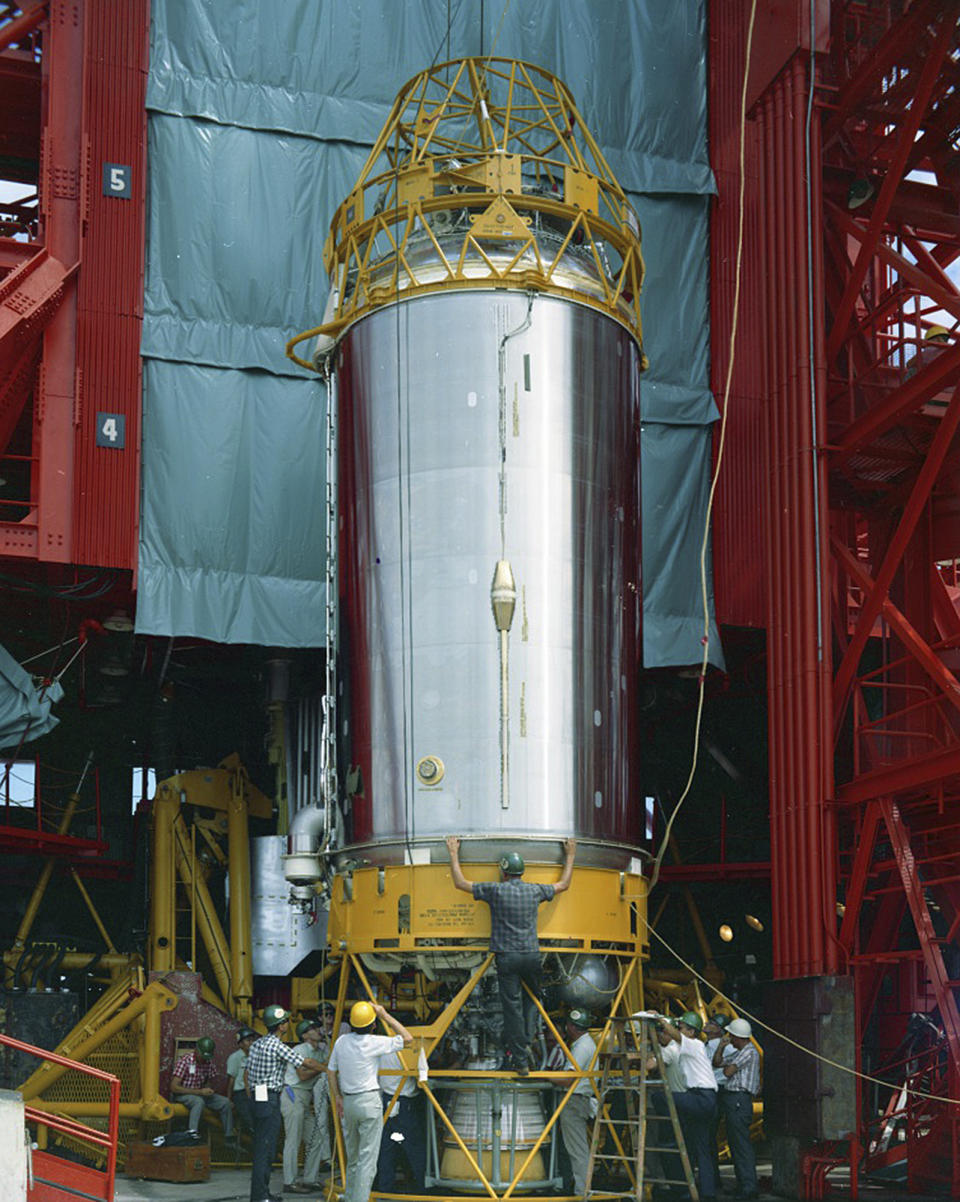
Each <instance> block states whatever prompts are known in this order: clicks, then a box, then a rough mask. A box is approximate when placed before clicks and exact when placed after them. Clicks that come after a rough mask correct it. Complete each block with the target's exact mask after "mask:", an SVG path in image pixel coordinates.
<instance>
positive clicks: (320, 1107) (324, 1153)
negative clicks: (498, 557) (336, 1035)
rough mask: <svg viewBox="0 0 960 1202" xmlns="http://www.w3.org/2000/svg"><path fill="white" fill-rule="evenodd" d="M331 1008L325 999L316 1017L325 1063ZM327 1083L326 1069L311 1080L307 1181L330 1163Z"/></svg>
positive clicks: (318, 1054)
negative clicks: (311, 1096)
mask: <svg viewBox="0 0 960 1202" xmlns="http://www.w3.org/2000/svg"><path fill="white" fill-rule="evenodd" d="M333 1017H334V1014H333V1007H332V1006H331V1005H330V1003H329V1002H324V1003H323V1005H322V1006H321V1007H320V1012H319V1013H318V1015H317V1020H318V1022H319V1023H320V1041H319V1043H318V1044H317V1050H316V1059H317V1060H322V1061H323V1063H324V1064H326V1063H327V1061H328V1060H329V1059H330V1049H331V1047H332V1046H333ZM330 1134H331V1133H330V1086H329V1084H328V1082H327V1074H326V1073H325V1072H323V1073H320V1074H318V1076H316V1077H315V1078H314V1080H313V1130H312V1132H311V1134H310V1138H309V1142H308V1143H307V1163H308V1164H309V1165H310V1166H311V1168H312V1167H313V1166H314V1165H316V1170H315V1171H314V1173H313V1176H307V1172H306V1169H304V1177H305V1179H306V1180H308V1181H314V1180H319V1174H320V1169H321V1167H322V1166H323V1165H327V1166H329V1165H330V1160H331V1156H332V1154H333V1145H332V1142H331V1138H330Z"/></svg>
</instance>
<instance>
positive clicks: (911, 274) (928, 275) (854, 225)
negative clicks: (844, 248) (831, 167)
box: [825, 202, 960, 320]
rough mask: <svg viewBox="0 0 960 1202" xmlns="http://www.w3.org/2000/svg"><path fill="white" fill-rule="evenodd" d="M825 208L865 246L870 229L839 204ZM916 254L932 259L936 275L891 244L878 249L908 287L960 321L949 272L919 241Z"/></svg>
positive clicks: (958, 302)
mask: <svg viewBox="0 0 960 1202" xmlns="http://www.w3.org/2000/svg"><path fill="white" fill-rule="evenodd" d="M825 207H826V208H827V209H829V211H830V217H831V219H832V220H833V221H834V222H835V223H836V225H837V226H838V227H839V228H840V229H841V230H842V231H843V232H844V233H845V234H848V235H849V236H850V237H853V238H856V239H857V241H858V242H860V244H861V245H863V244H864V243H865V242H866V240H867V233H868V230H867V227H866V226H863V225H861V224H860V222H859V221H857V220H856V219H855V218H854V217H853V216H851V214H850V213H847V212H845V211H844V210H843V209H841V208H840V207H839V205H832V204H830V203H829V202H827V203H826V205H825ZM913 244H914V248H915V253H917V254H922V255H923V256H924V257H925V260H929V261H930V263H931V266H932V268H933V270H932V272H931V271H929V270H926V269H925V268H922V267H920V266H918V265H916V264H914V263H911V262H910V260H909V259H905V258H904V257H903V255H900V254H897V252H896V251H895V250H894V249H893V247H892V246H890V245H889V244H888V243H886V242H883V241H882V240H881V241H878V242H877V243H876V245H875V247H874V250H875V252H876V255H877V257H878V258H879V259H880V260H881V261H882V262H884V263H886V264H887V265H888V266H890V267H892V268H893V269H894V270H895V271H896V273H897V275H898V276H899V277H900V278H901V279H902V280H905V281H906V282H907V283H908V284H912V285H913V287H914V288H915V289H916V290H917V291H918V292H921V293H922V294H923V295H924V296H927V297H929V298H930V300H933V301H936V302H937V304H938V305H940V306H941V307H942V308H944V309H946V310H947V311H948V312H950V313H952V314H953V315H954V317H956V318H957V319H958V320H960V293H958V292H957V287H956V285H955V284H954V282H953V281H952V280H951V279H950V277H949V276H948V275H947V273H946V272H945V271H944V270H943V268H942V267H940V265H939V263H937V262H936V260H934V259H932V258H931V256H930V254H929V252H927V251H926V249H925V248H924V247H922V245H921V244H920V242H919V240H918V239H914V240H913Z"/></svg>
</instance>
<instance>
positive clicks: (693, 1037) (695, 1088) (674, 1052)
mask: <svg viewBox="0 0 960 1202" xmlns="http://www.w3.org/2000/svg"><path fill="white" fill-rule="evenodd" d="M659 1022H660V1027H661V1029H662V1031H663V1032H664V1033H665V1034H666V1035H667V1036H668V1037H669V1042H668V1043H667V1045H666V1047H664V1049H663V1060H664V1064H666V1063H668V1061H673V1060H676V1063H677V1066H678V1068H679V1071H680V1074H681V1075H682V1078H683V1082H684V1085H685V1086H686V1089H684V1090H683V1092H682V1093H680V1092H675V1093H674V1094H673V1102H674V1105H675V1106H676V1108H677V1114H678V1116H679V1118H680V1126H681V1128H682V1129H683V1139H684V1143H685V1144H686V1146H687V1155H688V1157H689V1158H690V1167H691V1168H696V1172H697V1180H698V1184H699V1191H700V1198H701V1202H708V1200H709V1199H713V1198H715V1197H716V1194H717V1187H718V1186H719V1181H718V1180H717V1173H716V1167H715V1165H714V1155H713V1151H712V1149H711V1147H710V1140H711V1137H712V1132H713V1121H714V1115H715V1114H716V1109H717V1081H716V1078H715V1077H714V1075H713V1065H712V1064H711V1063H710V1058H709V1057H708V1056H707V1052H706V1048H705V1047H704V1045H703V1041H702V1039H701V1037H700V1035H701V1031H702V1030H703V1019H702V1018H701V1017H700V1015H699V1014H696V1013H695V1012H694V1011H692V1010H688V1011H687V1012H686V1014H683V1015H681V1016H680V1018H678V1019H676V1020H673V1019H670V1018H666V1017H664V1016H663V1015H660V1016H659Z"/></svg>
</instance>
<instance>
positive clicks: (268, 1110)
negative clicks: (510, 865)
mask: <svg viewBox="0 0 960 1202" xmlns="http://www.w3.org/2000/svg"><path fill="white" fill-rule="evenodd" d="M289 1022H290V1014H289V1011H287V1010H284V1008H283V1007H282V1006H267V1007H266V1009H265V1010H264V1012H263V1025H264V1026H265V1027H266V1028H267V1034H266V1035H264V1036H262V1037H261V1038H260V1039H258V1040H257V1041H256V1043H255V1044H253V1046H252V1047H251V1048H250V1051H249V1052H248V1053H247V1067H246V1070H245V1071H246V1075H247V1093H248V1094H251V1095H252V1097H253V1167H252V1168H251V1170H250V1202H274V1199H275V1198H276V1195H275V1194H271V1193H270V1169H271V1167H272V1166H273V1158H274V1156H275V1155H276V1154H277V1138H278V1137H279V1135H280V1128H281V1127H282V1126H283V1118H282V1116H281V1113H280V1091H281V1090H282V1089H283V1075H284V1072H285V1071H286V1066H287V1065H288V1064H292V1065H293V1067H294V1068H296V1069H301V1068H303V1069H307V1070H313V1072H305V1073H304V1079H306V1078H308V1077H311V1076H313V1073H315V1072H316V1073H322V1072H323V1071H324V1066H323V1065H322V1064H321V1063H320V1062H319V1061H318V1060H313V1059H312V1058H310V1057H309V1056H301V1055H300V1053H299V1052H295V1051H294V1050H293V1049H292V1048H289V1047H287V1045H286V1044H285V1043H283V1042H282V1040H281V1039H280V1036H281V1035H282V1034H283V1032H284V1031H285V1029H286V1027H287V1024H288V1023H289Z"/></svg>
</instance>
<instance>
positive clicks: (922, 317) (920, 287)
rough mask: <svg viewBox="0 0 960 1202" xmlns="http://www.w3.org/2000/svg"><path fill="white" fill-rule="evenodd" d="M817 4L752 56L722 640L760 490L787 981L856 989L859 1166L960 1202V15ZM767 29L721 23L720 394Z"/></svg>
mask: <svg viewBox="0 0 960 1202" xmlns="http://www.w3.org/2000/svg"><path fill="white" fill-rule="evenodd" d="M811 2H812V4H813V9H812V11H811V7H810V5H809V4H807V3H803V2H796V0H795V2H794V3H779V4H773V5H759V6H758V17H757V26H756V29H755V32H754V42H753V46H754V51H753V54H752V56H751V65H750V76H749V79H750V86H749V89H748V112H749V120H748V123H747V130H746V156H745V162H746V169H747V177H748V204H747V254H746V256H745V259H744V262H745V271H744V278H743V297H744V300H743V307H742V309H741V322H742V323H744V324H742V325H741V350H740V355H741V362H740V363H739V365H738V367H737V370H736V372H735V375H734V387H733V391H732V396H733V401H732V402H731V418H730V420H731V425H730V431H729V434H728V438H729V440H730V447H731V453H732V460H731V462H729V463H728V472H729V473H732V474H733V475H734V480H733V482H731V483H729V484H725V485H724V493H723V494H722V495H723V497H724V504H725V505H726V507H727V509H726V512H725V513H723V514H721V516H720V519H719V522H718V535H717V547H718V557H719V559H720V563H719V566H718V593H719V595H720V597H721V618H723V619H724V620H727V621H731V620H733V621H737V620H750V617H751V614H750V606H751V604H754V607H755V599H752V598H751V597H750V596H749V595H746V594H745V593H744V591H743V589H742V587H741V588H740V590H739V592H737V591H736V590H735V589H734V588H733V587H732V585H730V586H728V590H727V595H728V598H729V600H728V602H727V613H725V614H724V613H723V612H722V611H723V604H724V603H723V600H722V598H723V592H724V577H725V569H726V565H725V563H724V549H725V548H727V549H729V550H732V548H733V547H734V545H735V541H736V534H737V532H738V527H739V528H742V527H743V525H744V523H745V522H749V520H750V519H749V517H747V518H744V517H743V516H742V515H739V514H738V513H736V512H735V508H736V506H737V505H738V503H739V502H741V501H742V499H743V496H744V495H747V496H749V495H750V489H751V488H753V490H754V492H755V493H756V495H758V496H764V497H765V505H764V513H765V520H764V527H765V533H766V538H765V555H766V562H765V565H764V569H763V575H764V577H765V579H766V582H767V599H766V614H765V622H766V626H767V647H768V672H769V686H768V703H769V749H770V811H771V860H772V888H773V917H774V962H775V973H776V975H777V976H778V977H781V978H802V977H815V976H818V975H823V976H828V977H829V976H830V975H831V974H837V973H839V974H848V975H849V976H850V977H851V978H852V981H853V988H854V1005H855V1020H856V1033H857V1047H858V1067H860V1068H861V1069H862V1070H863V1071H864V1072H865V1073H868V1074H869V1075H870V1076H872V1077H875V1078H878V1079H879V1080H881V1081H883V1082H886V1083H887V1084H886V1085H878V1084H873V1083H869V1082H865V1081H863V1082H861V1083H860V1084H859V1087H858V1093H857V1109H858V1115H857V1118H858V1131H857V1132H856V1139H855V1140H853V1141H851V1143H850V1153H849V1154H850V1156H851V1158H855V1157H856V1156H857V1155H858V1151H859V1152H860V1153H861V1154H862V1157H863V1159H862V1161H861V1163H862V1164H864V1165H865V1166H866V1168H867V1169H875V1168H882V1167H887V1166H889V1165H890V1164H891V1163H892V1162H894V1161H901V1162H904V1161H905V1163H906V1174H907V1183H908V1188H909V1189H910V1190H916V1189H921V1188H925V1187H929V1186H935V1185H938V1184H939V1185H948V1186H949V1187H950V1189H951V1191H952V1194H953V1196H958V1195H960V1143H958V1136H960V1121H958V1117H957V1115H958V1112H960V1107H958V1106H956V1105H951V1104H949V1103H946V1102H943V1103H940V1102H937V1101H935V1100H933V1099H931V1098H930V1097H922V1096H920V1095H921V1094H928V1095H938V1096H941V1097H944V1098H951V1099H957V1098H960V1013H958V1008H957V989H958V988H960V951H958V934H960V713H958V711H960V680H958V672H960V616H958V608H957V605H956V600H957V597H958V589H957V587H956V586H957V584H958V578H957V572H956V565H957V562H958V560H960V524H958V517H960V504H958V500H957V481H958V476H957V472H958V469H960V444H958V440H957V438H956V431H957V424H958V421H960V292H958V287H957V279H958V278H960V276H958V273H957V270H956V268H957V260H958V259H960V61H958V47H960V24H958V15H960V9H958V6H957V5H956V4H955V3H944V2H943V0H914V3H905V2H902V0H901V2H898V3H895V2H893V0H888V2H873V3H866V2H864V0H848V2H846V3H839V2H834V3H830V2H829V0H819V2H817V0H811ZM749 12H750V3H749V0H743V2H742V3H740V4H738V5H737V13H736V14H735V15H734V14H732V13H731V12H730V9H729V6H725V5H722V4H718V3H717V2H716V0H715V2H714V4H713V5H712V16H713V18H714V19H713V21H712V23H711V90H712V99H713V114H712V128H711V145H712V148H713V154H714V166H715V169H716V172H717V178H718V183H719V188H720V199H719V204H718V207H717V212H716V215H715V222H714V235H713V247H714V265H713V269H712V273H713V281H712V283H713V296H714V332H713V337H714V356H715V381H716V383H717V384H718V385H720V384H722V381H723V377H724V372H725V370H726V363H727V360H728V351H727V345H726V339H727V337H728V333H729V327H730V314H731V312H732V296H733V271H732V267H731V264H732V258H731V254H732V249H731V248H732V247H733V246H734V244H735V239H734V233H735V228H736V220H737V213H736V209H737V205H736V195H737V192H736V187H737V173H738V167H739V143H738V136H739V124H740V121H739V99H740V87H741V84H742V78H743V70H744V49H745V46H746V40H747V20H748V15H749ZM754 181H755V186H753V187H751V184H753V182H754ZM758 298H759V302H760V303H758ZM938 326H939V327H945V329H946V331H947V334H946V336H945V337H944V336H940V337H936V336H935V337H933V338H931V336H930V335H931V333H933V334H934V335H936V330H935V327H938ZM734 406H737V408H734ZM758 438H760V439H762V440H763V447H764V452H763V456H762V462H763V464H764V467H763V471H762V472H757V471H756V470H755V469H754V468H751V467H750V460H749V459H748V456H749V454H750V450H749V448H750V447H751V445H752V444H755V443H756V441H757V440H758ZM753 462H757V459H756V458H754V460H753ZM738 473H739V474H738ZM744 479H745V480H746V481H747V483H746V484H745V483H744ZM761 490H765V493H763V492H761ZM731 558H732V556H731ZM911 1088H913V1089H914V1090H916V1092H913V1093H911V1092H910V1091H911ZM858 1144H859V1149H858V1147H857V1145H858Z"/></svg>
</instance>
